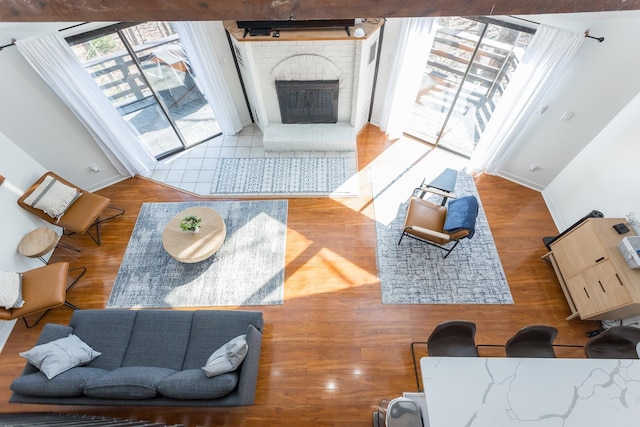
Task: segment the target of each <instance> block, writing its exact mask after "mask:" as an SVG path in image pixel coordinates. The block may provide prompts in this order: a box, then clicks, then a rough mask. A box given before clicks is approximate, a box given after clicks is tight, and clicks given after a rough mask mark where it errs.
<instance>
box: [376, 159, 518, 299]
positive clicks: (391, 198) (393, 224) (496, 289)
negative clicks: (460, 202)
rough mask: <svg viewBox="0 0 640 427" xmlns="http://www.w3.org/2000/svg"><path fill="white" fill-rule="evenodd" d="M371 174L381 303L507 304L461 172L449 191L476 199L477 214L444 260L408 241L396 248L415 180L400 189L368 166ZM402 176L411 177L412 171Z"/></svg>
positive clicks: (468, 181) (487, 233)
mask: <svg viewBox="0 0 640 427" xmlns="http://www.w3.org/2000/svg"><path fill="white" fill-rule="evenodd" d="M442 170H444V167H443V168H442ZM438 172H440V171H438ZM371 173H372V177H371V178H372V186H373V191H374V200H373V206H374V211H375V218H376V233H377V261H378V271H379V276H380V286H381V288H382V303H383V304H513V298H512V296H511V291H510V290H509V285H508V284H507V281H506V278H505V274H504V271H503V269H502V263H501V262H500V257H499V256H498V251H497V249H496V246H495V243H494V240H493V236H492V235H491V230H490V228H489V224H488V222H487V218H486V216H485V213H484V209H483V208H482V202H481V200H480V197H479V196H478V191H477V189H476V186H475V182H474V181H473V177H472V176H471V175H469V174H468V173H466V172H465V171H464V170H462V171H459V172H458V181H457V183H456V190H455V193H456V195H459V196H464V195H470V194H473V195H475V196H476V197H477V198H478V202H479V204H480V206H479V208H480V212H479V214H478V218H477V220H476V231H475V235H474V236H473V238H472V239H464V240H462V241H461V242H460V244H459V245H458V246H457V247H456V248H455V249H454V250H453V252H451V254H450V255H449V256H448V257H447V258H446V259H444V255H445V254H446V252H445V251H443V250H441V249H438V248H436V247H433V246H430V245H427V244H425V243H422V242H419V241H417V240H414V239H411V238H407V237H405V238H404V239H402V243H401V244H400V245H398V244H397V243H398V239H399V238H400V234H401V232H402V227H403V225H404V218H405V214H406V211H407V205H408V198H409V196H411V190H412V189H413V188H414V187H416V186H417V185H415V184H419V183H420V180H417V181H416V178H413V179H412V182H413V184H414V185H411V186H409V187H407V186H406V185H404V186H403V188H402V190H400V189H399V188H397V186H396V185H394V183H393V182H391V183H390V182H389V180H388V179H385V178H384V173H383V174H377V173H376V171H375V170H374V168H372V169H371ZM408 173H409V174H410V173H413V174H415V170H413V171H408ZM418 173H419V172H418ZM398 181H402V180H398ZM407 189H408V190H407ZM427 199H429V198H427ZM431 199H432V201H434V202H435V203H438V204H439V203H440V201H441V200H442V199H441V198H439V197H437V196H432V197H431Z"/></svg>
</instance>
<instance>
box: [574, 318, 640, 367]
mask: <svg viewBox="0 0 640 427" xmlns="http://www.w3.org/2000/svg"><path fill="white" fill-rule="evenodd" d="M639 342H640V329H639V328H635V327H633V326H613V327H611V328H609V329H607V330H605V331H604V332H602V333H601V334H599V335H596V336H595V337H593V338H591V339H590V340H589V341H587V343H586V344H585V346H584V351H585V353H586V354H587V357H588V358H590V359H640V357H639V356H638V351H637V350H636V346H637V345H638V343H639Z"/></svg>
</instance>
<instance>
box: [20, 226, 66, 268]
mask: <svg viewBox="0 0 640 427" xmlns="http://www.w3.org/2000/svg"><path fill="white" fill-rule="evenodd" d="M57 244H58V234H57V233H56V232H55V231H53V230H52V229H50V228H47V227H41V228H36V229H35V230H33V231H30V232H29V233H27V234H26V235H25V236H24V237H23V238H22V240H20V243H19V244H18V252H19V253H20V254H21V255H24V256H26V257H29V258H38V259H40V261H42V262H44V263H45V264H46V263H47V261H46V260H45V259H44V258H43V256H44V255H45V254H47V253H49V252H51V251H52V250H53V248H55V247H56V245H57Z"/></svg>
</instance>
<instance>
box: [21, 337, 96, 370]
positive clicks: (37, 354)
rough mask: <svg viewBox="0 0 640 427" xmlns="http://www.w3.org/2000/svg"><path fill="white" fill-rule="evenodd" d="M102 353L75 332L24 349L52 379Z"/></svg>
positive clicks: (26, 354)
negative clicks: (26, 349) (27, 349)
mask: <svg viewBox="0 0 640 427" xmlns="http://www.w3.org/2000/svg"><path fill="white" fill-rule="evenodd" d="M101 354H102V353H100V352H98V351H95V350H94V349H92V348H91V347H89V346H88V345H87V344H86V343H85V342H84V341H82V340H81V339H80V338H78V337H77V336H75V335H73V334H69V336H67V337H66V338H60V339H57V340H54V341H51V342H48V343H46V344H40V345H37V346H35V347H33V348H32V349H31V350H29V351H23V352H22V353H20V356H22V357H24V358H25V359H27V360H28V361H29V363H31V364H32V365H33V366H35V367H36V368H38V369H40V371H41V372H42V373H43V374H45V375H46V376H47V378H49V379H51V378H53V377H55V376H56V375H58V374H61V373H63V372H65V371H68V370H69V369H71V368H74V367H76V366H79V365H84V364H86V363H89V362H91V361H92V360H93V359H95V358H96V357H98V356H100V355H101Z"/></svg>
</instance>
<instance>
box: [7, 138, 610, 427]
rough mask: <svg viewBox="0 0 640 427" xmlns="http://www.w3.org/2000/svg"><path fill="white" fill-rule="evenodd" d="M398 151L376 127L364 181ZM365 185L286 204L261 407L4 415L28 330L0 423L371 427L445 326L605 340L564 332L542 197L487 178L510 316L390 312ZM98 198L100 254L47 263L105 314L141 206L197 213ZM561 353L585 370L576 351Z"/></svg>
mask: <svg viewBox="0 0 640 427" xmlns="http://www.w3.org/2000/svg"><path fill="white" fill-rule="evenodd" d="M392 144H393V142H390V141H387V139H386V137H385V136H384V135H383V134H382V132H380V131H379V129H378V128H377V127H375V126H369V127H367V128H366V129H365V130H364V131H363V132H361V134H360V136H359V139H358V147H359V148H358V150H359V159H358V161H359V165H360V169H361V170H363V169H364V168H365V167H366V166H367V165H368V164H369V163H370V162H372V161H373V160H374V159H375V158H376V157H377V156H378V155H379V154H380V153H382V152H383V150H385V149H386V148H388V147H389V146H391V145H392ZM360 183H361V184H360V185H361V197H360V198H350V199H344V200H332V199H327V198H322V199H314V198H297V199H290V200H289V218H288V233H287V256H286V270H285V303H284V305H280V306H266V307H258V308H257V309H260V310H262V311H263V313H264V317H265V330H264V342H263V347H262V354H261V366H260V373H259V378H258V388H257V395H256V403H255V405H253V406H249V407H241V408H139V407H131V408H110V407H53V406H37V405H17V404H9V403H7V402H8V399H9V396H10V390H9V384H10V383H11V381H12V380H13V379H14V378H15V377H16V376H18V375H19V373H20V372H21V370H22V367H23V366H24V360H23V359H22V358H20V357H19V356H18V352H20V351H24V350H27V349H28V348H30V347H31V346H32V345H33V344H34V343H35V341H36V339H37V337H38V335H39V333H40V330H41V327H42V326H41V325H39V326H38V327H36V328H34V329H32V330H28V329H26V328H25V326H24V324H23V323H22V322H21V321H19V322H18V323H16V326H15V328H14V330H13V332H12V334H11V336H10V338H9V341H8V343H7V344H6V346H5V348H4V350H3V351H2V354H0V362H1V368H0V411H1V412H32V411H59V412H74V413H85V414H96V415H108V416H115V417H127V418H131V419H145V420H150V421H163V422H167V423H184V424H185V425H189V426H195V425H212V426H223V425H224V426H307V425H308V426H311V425H314V426H316V425H321V426H370V425H371V414H372V411H373V410H374V408H375V406H376V405H377V404H378V402H379V401H380V400H381V399H383V398H393V397H397V396H400V395H401V394H402V392H403V391H415V390H416V385H415V379H414V373H413V365H412V359H411V351H410V343H411V341H425V340H426V338H427V337H428V335H429V334H430V332H431V330H432V329H433V328H434V327H435V326H436V325H437V324H438V323H439V322H442V321H445V320H450V319H466V320H471V321H473V322H475V323H476V324H477V327H478V333H477V338H476V341H477V342H479V343H504V342H505V341H506V340H507V339H508V338H509V337H510V336H511V335H513V334H514V333H515V332H516V331H517V330H518V329H519V328H521V327H523V326H525V325H529V324H539V323H543V324H549V325H553V326H555V327H557V328H558V330H559V335H558V338H557V340H556V342H557V343H572V344H583V343H585V342H586V340H587V338H586V336H585V331H588V330H591V329H595V328H597V327H598V324H597V323H595V322H582V321H580V320H572V321H570V322H567V321H565V317H566V316H567V315H568V314H569V308H568V306H567V303H566V301H565V299H564V297H563V295H562V291H561V290H560V287H559V285H558V282H557V279H556V277H555V275H554V273H553V270H552V269H551V267H550V266H549V265H547V263H545V262H544V261H542V260H541V259H540V257H541V256H542V255H543V254H544V253H545V247H544V245H543V244H542V237H543V236H547V235H555V234H557V230H556V228H555V226H554V223H553V221H552V220H551V217H550V215H549V213H548V210H547V208H546V206H545V204H544V202H543V199H542V197H541V195H540V194H539V193H537V192H535V191H533V190H529V189H527V188H524V187H521V186H519V185H516V184H514V183H512V182H509V181H506V180H504V179H501V178H498V177H492V176H481V177H480V178H478V179H477V185H478V189H479V192H480V196H481V199H482V203H483V205H484V208H485V211H486V214H487V217H488V220H489V224H490V226H491V230H492V232H493V236H494V239H495V241H496V245H497V248H498V251H499V253H500V257H501V259H502V264H503V266H504V270H505V273H506V276H507V280H508V283H509V285H510V288H511V291H512V294H513V298H514V301H515V304H513V305H382V304H381V295H380V289H379V284H378V280H377V268H376V253H375V224H374V221H373V219H372V218H373V206H372V204H371V189H370V182H369V174H368V173H362V174H361V177H360ZM99 193H100V194H103V195H105V196H107V197H110V198H111V199H112V200H113V204H114V205H115V206H119V207H122V208H124V209H126V214H125V215H124V216H123V217H121V218H119V219H116V220H114V221H111V222H108V223H105V224H103V228H102V239H103V242H102V245H100V246H96V245H95V244H94V243H93V242H92V241H91V240H90V239H89V238H88V237H87V236H70V237H65V239H66V241H67V242H69V243H70V244H72V245H74V246H77V247H79V248H81V249H82V253H80V254H77V253H74V252H71V251H69V250H65V249H56V251H55V253H54V255H53V257H52V261H55V260H63V259H68V260H70V262H71V266H72V267H74V266H86V267H87V269H88V272H87V274H86V276H85V278H83V279H82V280H81V282H79V284H78V285H77V286H76V287H75V288H74V289H73V290H72V291H70V293H69V295H68V299H69V301H70V302H72V303H74V304H76V305H78V306H79V307H82V308H103V307H104V305H105V303H106V301H107V298H108V296H109V293H110V291H111V285H112V283H113V281H114V279H115V276H116V273H117V271H118V267H119V264H120V261H121V258H122V256H123V254H124V251H125V248H126V246H127V242H128V240H129V236H130V234H131V231H132V229H133V226H134V223H135V220H136V218H137V215H138V212H139V209H140V206H141V203H143V202H160V201H190V200H198V197H195V196H191V195H188V194H185V193H182V192H179V191H176V190H174V189H172V188H170V187H167V186H164V185H159V184H156V183H154V182H151V181H149V180H146V179H143V178H131V179H128V180H126V181H123V182H121V183H118V184H116V185H113V186H111V187H109V188H106V189H104V190H101V191H99ZM241 309H242V308H241ZM251 309H256V307H251ZM70 315H71V311H70V310H69V309H68V308H66V307H60V308H57V309H55V310H52V311H51V312H50V313H49V314H48V315H47V317H46V318H45V320H44V321H43V323H45V322H50V323H67V322H68V320H69V317H70ZM493 351H496V350H493ZM558 353H559V356H561V357H562V356H566V357H583V352H582V351H581V350H579V349H578V350H569V349H567V350H564V349H563V350H562V351H559V352H558ZM484 354H485V355H490V354H489V352H487V353H484ZM497 355H499V354H497Z"/></svg>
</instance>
